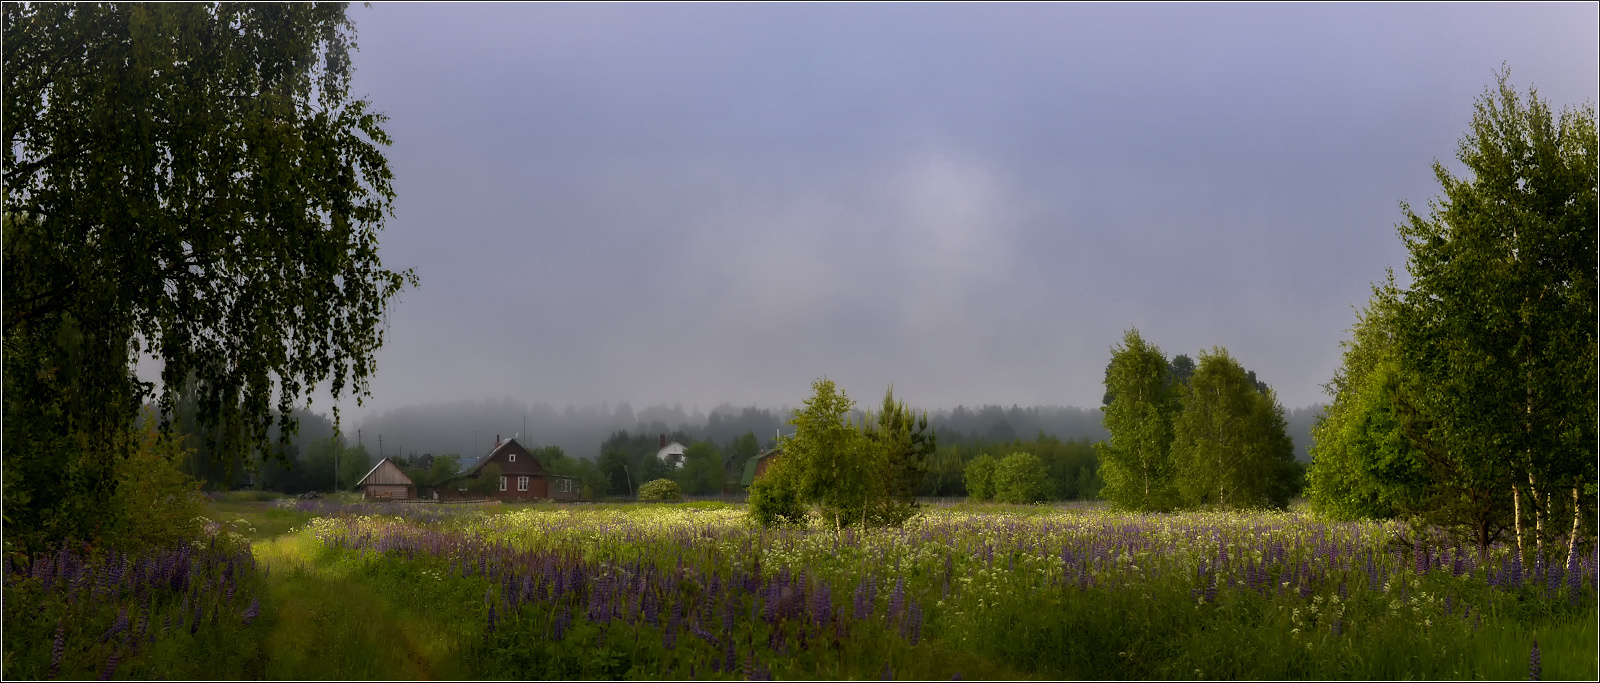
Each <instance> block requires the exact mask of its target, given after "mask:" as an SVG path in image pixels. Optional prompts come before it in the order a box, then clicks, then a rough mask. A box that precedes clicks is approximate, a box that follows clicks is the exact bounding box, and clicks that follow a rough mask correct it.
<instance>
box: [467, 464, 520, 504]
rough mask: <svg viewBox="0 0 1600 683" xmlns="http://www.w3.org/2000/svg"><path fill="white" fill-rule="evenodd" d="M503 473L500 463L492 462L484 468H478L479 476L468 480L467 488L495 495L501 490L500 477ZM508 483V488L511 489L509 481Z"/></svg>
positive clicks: (481, 493) (483, 493)
mask: <svg viewBox="0 0 1600 683" xmlns="http://www.w3.org/2000/svg"><path fill="white" fill-rule="evenodd" d="M503 474H504V473H503V472H501V471H500V463H497V462H491V463H489V464H487V465H484V466H483V469H481V470H478V476H476V477H473V478H472V479H469V480H468V483H467V490H469V491H471V492H473V493H476V494H478V495H484V496H487V495H493V494H494V493H497V492H499V491H500V477H501V476H502V475H503ZM507 484H508V485H507V486H506V488H507V489H510V488H511V487H510V485H509V482H507Z"/></svg>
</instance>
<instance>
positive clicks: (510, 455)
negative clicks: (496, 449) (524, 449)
mask: <svg viewBox="0 0 1600 683" xmlns="http://www.w3.org/2000/svg"><path fill="white" fill-rule="evenodd" d="M516 461H517V454H516V453H507V454H506V462H516Z"/></svg>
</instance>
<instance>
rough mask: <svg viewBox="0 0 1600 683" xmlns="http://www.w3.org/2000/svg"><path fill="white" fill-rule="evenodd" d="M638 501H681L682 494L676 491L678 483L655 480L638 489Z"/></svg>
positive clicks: (667, 480)
mask: <svg viewBox="0 0 1600 683" xmlns="http://www.w3.org/2000/svg"><path fill="white" fill-rule="evenodd" d="M639 500H654V501H668V502H670V501H678V500H683V493H682V492H680V491H679V490H678V482H675V481H673V480H671V479H657V480H655V481H652V482H649V483H647V484H645V485H643V486H640V487H639Z"/></svg>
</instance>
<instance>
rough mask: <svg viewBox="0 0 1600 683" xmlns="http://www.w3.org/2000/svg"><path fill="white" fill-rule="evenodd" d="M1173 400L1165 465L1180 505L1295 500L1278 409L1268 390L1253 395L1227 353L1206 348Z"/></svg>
mask: <svg viewBox="0 0 1600 683" xmlns="http://www.w3.org/2000/svg"><path fill="white" fill-rule="evenodd" d="M1180 400H1181V404H1182V413H1181V415H1179V417H1178V419H1177V422H1176V424H1175V425H1174V426H1173V432H1174V439H1173V444H1172V460H1173V462H1174V464H1175V465H1176V469H1177V473H1178V476H1177V483H1178V491H1179V493H1180V495H1181V496H1182V500H1183V502H1184V504H1185V505H1187V506H1191V507H1194V506H1208V507H1209V506H1215V507H1220V508H1223V509H1240V508H1245V509H1248V508H1262V507H1270V508H1278V509H1282V508H1284V507H1285V506H1287V505H1288V503H1289V499H1290V498H1291V497H1292V496H1294V495H1295V493H1297V486H1298V481H1299V476H1300V470H1299V467H1298V465H1296V464H1295V462H1294V443H1293V442H1291V441H1290V440H1289V436H1288V433H1287V424H1286V423H1285V422H1284V419H1283V406H1282V405H1281V404H1279V403H1278V400H1277V397H1276V395H1275V394H1274V393H1273V391H1272V390H1271V389H1270V388H1269V389H1267V390H1266V392H1265V393H1263V392H1261V391H1260V389H1259V387H1258V385H1257V383H1256V382H1254V381H1252V380H1251V379H1250V377H1249V376H1248V375H1247V374H1246V373H1245V370H1244V368H1243V367H1240V365H1239V363H1238V361H1235V360H1234V359H1233V356H1231V355H1229V354H1228V351H1227V349H1223V348H1221V347H1213V348H1212V350H1211V351H1210V352H1209V353H1207V352H1201V354H1200V365H1199V367H1198V368H1196V370H1195V372H1194V376H1193V377H1192V378H1190V380H1189V383H1188V384H1187V385H1185V386H1184V387H1183V389H1182V394H1181V399H1180Z"/></svg>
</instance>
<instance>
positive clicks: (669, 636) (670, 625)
mask: <svg viewBox="0 0 1600 683" xmlns="http://www.w3.org/2000/svg"><path fill="white" fill-rule="evenodd" d="M682 621H683V601H682V600H674V601H672V611H671V612H669V613H668V616H667V629H666V633H664V634H662V638H661V643H662V644H663V645H665V646H666V647H667V649H668V650H671V649H673V648H674V647H677V645H678V626H679V625H680V623H681V622H682Z"/></svg>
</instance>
